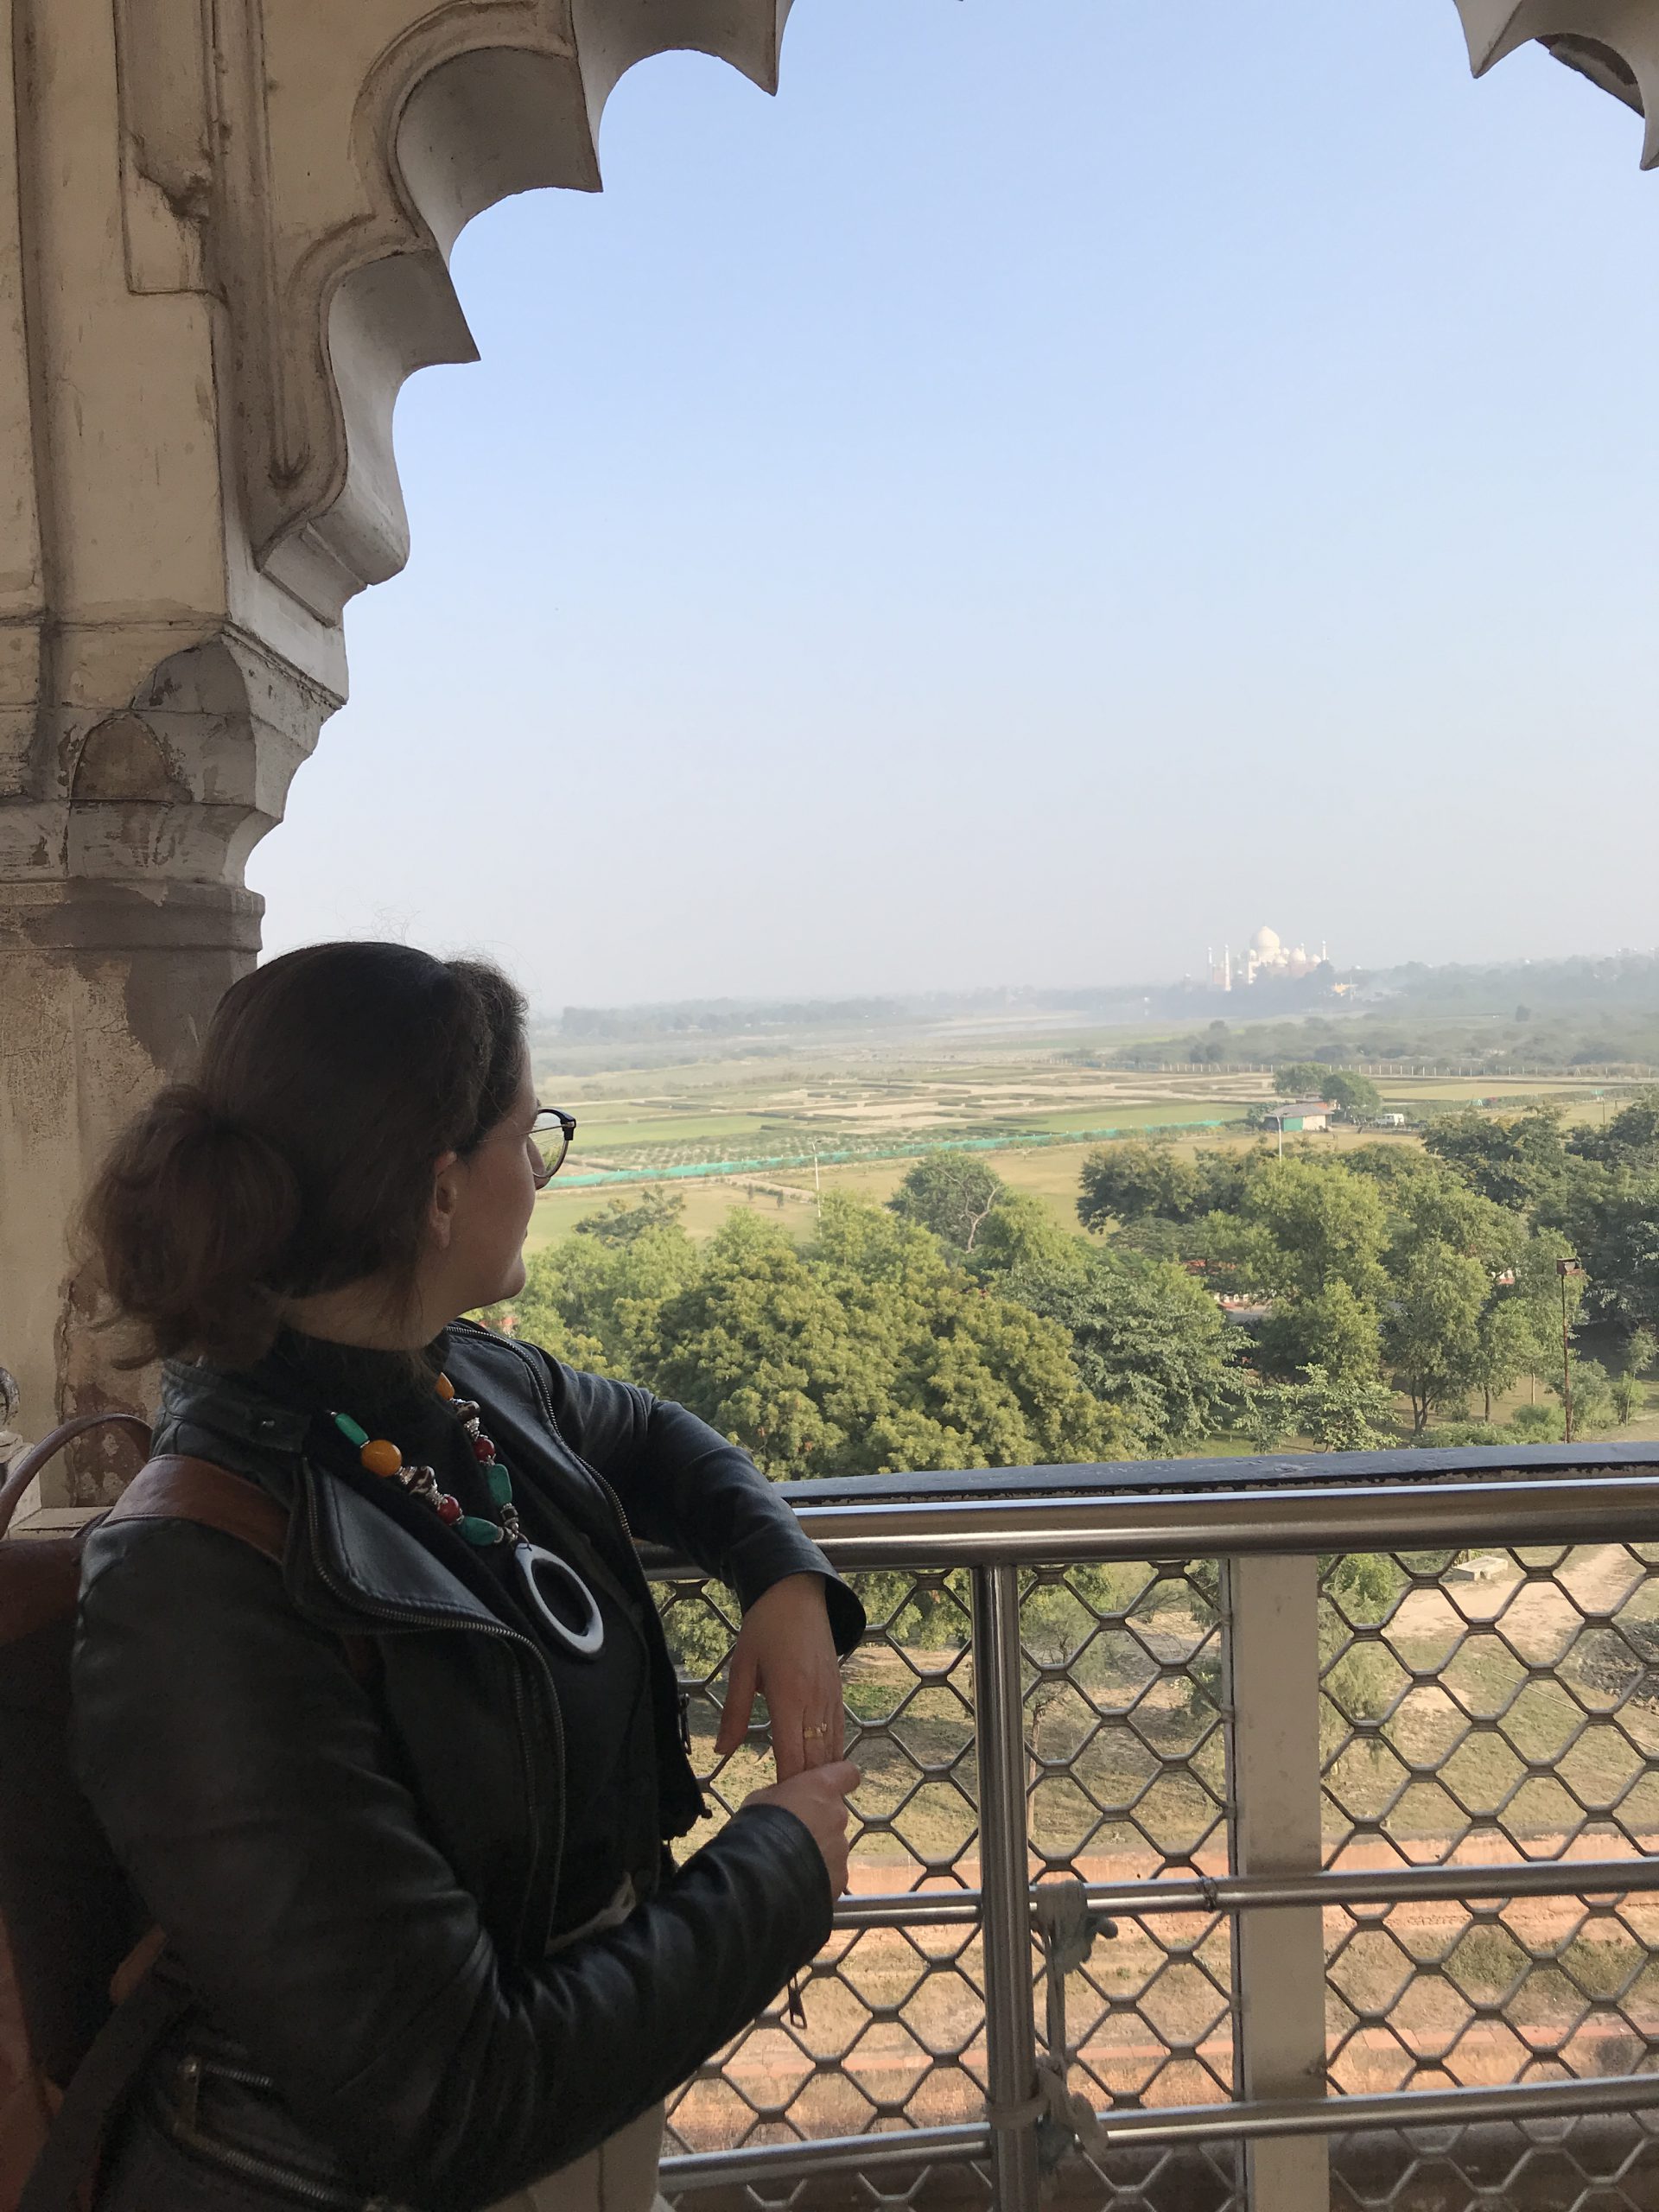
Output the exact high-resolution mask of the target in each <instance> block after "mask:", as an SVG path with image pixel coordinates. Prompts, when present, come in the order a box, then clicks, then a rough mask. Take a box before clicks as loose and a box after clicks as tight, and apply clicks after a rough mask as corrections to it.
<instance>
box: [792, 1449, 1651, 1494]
mask: <svg viewBox="0 0 1659 2212" xmlns="http://www.w3.org/2000/svg"><path fill="white" fill-rule="evenodd" d="M1642 1468H1647V1469H1649V1470H1650V1471H1653V1472H1655V1473H1659V1443H1653V1444H1620V1443H1604V1444H1509V1445H1499V1444H1455V1445H1452V1444H1448V1445H1436V1446H1433V1447H1432V1448H1430V1447H1428V1446H1424V1447H1422V1448H1421V1449H1418V1448H1416V1447H1412V1448H1409V1449H1405V1450H1400V1451H1389V1452H1255V1453H1243V1454H1240V1455H1239V1456H1237V1457H1236V1458H1234V1457H1228V1458H1225V1459H1101V1460H1093V1461H1087V1462H1077V1463H1074V1464H1072V1465H1065V1466H1048V1467H990V1468H987V1467H975V1468H968V1469H957V1470H954V1471H953V1470H950V1469H946V1470H944V1471H938V1470H930V1471H927V1472H925V1473H918V1474H901V1475H851V1476H843V1477H838V1478H825V1479H823V1480H814V1481H810V1482H805V1481H801V1482H786V1483H779V1484H778V1490H779V1494H780V1495H781V1496H782V1497H785V1498H787V1499H788V1501H789V1503H790V1504H791V1505H792V1506H794V1507H795V1508H796V1509H797V1510H799V1509H800V1508H801V1507H803V1506H824V1505H858V1504H866V1503H871V1504H892V1503H899V1502H900V1501H908V1500H911V1499H916V1500H920V1499H924V1498H985V1497H1032V1496H1033V1495H1034V1496H1038V1497H1047V1496H1056V1495H1059V1494H1061V1493H1071V1492H1082V1493H1085V1494H1087V1495H1090V1496H1096V1495H1103V1494H1106V1493H1108V1492H1109V1493H1111V1494H1112V1495H1114V1496H1118V1495H1128V1494H1131V1493H1133V1492H1135V1491H1151V1492H1154V1493H1155V1494H1156V1495H1158V1496H1160V1497H1161V1496H1163V1495H1165V1494H1166V1493H1167V1492H1169V1491H1182V1490H1199V1491H1215V1490H1249V1489H1254V1488H1256V1487H1264V1488H1269V1489H1274V1490H1281V1489H1283V1488H1284V1487H1285V1485H1286V1484H1290V1483H1297V1484H1315V1485H1317V1486H1318V1487H1319V1488H1322V1489H1329V1488H1331V1487H1332V1486H1334V1485H1338V1484H1370V1483H1433V1482H1445V1481H1446V1480H1448V1479H1455V1480H1458V1481H1464V1482H1467V1481H1471V1480H1474V1479H1490V1478H1496V1477H1501V1476H1513V1477H1516V1478H1526V1479H1529V1480H1533V1481H1536V1480H1538V1479H1539V1478H1542V1477H1548V1476H1550V1475H1573V1474H1605V1473H1609V1472H1617V1471H1621V1470H1630V1471H1636V1470H1639V1469H1642Z"/></svg>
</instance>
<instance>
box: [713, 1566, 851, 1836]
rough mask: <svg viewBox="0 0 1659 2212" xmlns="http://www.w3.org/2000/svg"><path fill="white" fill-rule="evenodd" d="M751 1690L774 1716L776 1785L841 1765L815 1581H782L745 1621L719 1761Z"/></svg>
mask: <svg viewBox="0 0 1659 2212" xmlns="http://www.w3.org/2000/svg"><path fill="white" fill-rule="evenodd" d="M757 1690H759V1691H760V1694H761V1695H762V1696H763V1697H764V1698H765V1699H766V1711H767V1712H768V1713H770V1714H771V1716H772V1757H773V1758H774V1759H776V1761H777V1763H778V1779H779V1782H787V1781H788V1780H789V1778H790V1777H791V1775H795V1774H799V1773H801V1772H802V1771H803V1770H804V1769H805V1768H807V1767H815V1766H827V1765H829V1764H830V1763H831V1762H832V1761H834V1760H836V1759H839V1758H841V1756H842V1751H844V1749H845V1747H846V1721H845V1711H844V1707H843V1706H842V1695H841V1662H840V1661H839V1660H838V1659H837V1657H836V1643H835V1638H834V1637H832V1636H831V1635H830V1633H829V1608H828V1607H827V1606H826V1605H825V1604H824V1599H823V1576H822V1575H821V1574H786V1575H785V1577H784V1579H783V1580H782V1581H781V1582H774V1583H773V1584H772V1587H771V1589H770V1590H768V1591H766V1592H765V1594H764V1595H763V1596H761V1597H759V1598H757V1599H755V1601H754V1603H753V1605H751V1606H750V1607H749V1610H748V1611H747V1613H746V1614H745V1615H744V1616H743V1625H742V1627H741V1630H739V1631H738V1638H737V1642H736V1643H734V1645H733V1646H732V1663H731V1673H730V1675H729V1676H728V1681H727V1687H726V1708H725V1711H724V1712H723V1713H722V1714H721V1722H720V1733H719V1734H718V1735H717V1736H716V1737H715V1751H717V1752H718V1753H719V1754H720V1756H721V1758H728V1757H729V1755H730V1754H731V1753H732V1752H733V1751H736V1750H737V1748H738V1746H739V1745H741V1743H742V1741H743V1738H744V1737H745V1736H746V1735H747V1732H748V1726H749V1719H750V1715H751V1714H752V1713H753V1711H754V1697H755V1692H756V1691H757ZM791 1809H793V1808H791Z"/></svg>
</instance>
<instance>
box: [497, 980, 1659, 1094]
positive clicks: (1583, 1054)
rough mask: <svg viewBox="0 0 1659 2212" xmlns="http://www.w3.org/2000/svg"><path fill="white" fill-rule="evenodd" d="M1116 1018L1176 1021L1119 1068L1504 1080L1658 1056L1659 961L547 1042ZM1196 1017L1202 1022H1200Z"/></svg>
mask: <svg viewBox="0 0 1659 2212" xmlns="http://www.w3.org/2000/svg"><path fill="white" fill-rule="evenodd" d="M1044 1014H1054V1015H1056V1016H1066V1017H1071V1018H1073V1019H1075V1018H1076V1017H1077V1016H1078V1015H1082V1016H1084V1017H1085V1018H1088V1019H1092V1020H1096V1021H1098V1022H1100V1023H1102V1024H1103V1025H1105V1024H1112V1025H1117V1024H1122V1025H1125V1026H1127V1025H1128V1024H1131V1023H1133V1024H1135V1025H1136V1026H1137V1027H1141V1026H1142V1025H1144V1024H1147V1023H1148V1022H1150V1023H1157V1022H1160V1021H1167V1022H1170V1023H1171V1024H1174V1025H1180V1026H1179V1027H1173V1028H1172V1029H1171V1030H1169V1031H1167V1032H1164V1033H1158V1034H1154V1035H1153V1036H1151V1037H1150V1038H1148V1037H1147V1036H1146V1035H1144V1034H1143V1035H1142V1036H1141V1037H1140V1038H1138V1039H1136V1041H1135V1043H1134V1044H1133V1045H1129V1046H1125V1047H1124V1048H1123V1049H1122V1052H1117V1053H1114V1054H1113V1055H1112V1060H1113V1062H1114V1063H1115V1064H1121V1065H1136V1064H1144V1063H1146V1062H1148V1061H1151V1062H1161V1061H1165V1060H1169V1059H1185V1058H1191V1059H1194V1060H1198V1061H1209V1062H1211V1063H1216V1062H1232V1061H1239V1060H1243V1061H1258V1060H1277V1059H1281V1058H1299V1059H1325V1060H1329V1061H1332V1062H1333V1063H1334V1062H1338V1061H1342V1060H1348V1059H1363V1060H1408V1059H1427V1060H1433V1059H1457V1060H1471V1061H1475V1062H1478V1063H1479V1064H1480V1065H1483V1066H1487V1067H1490V1068H1491V1071H1492V1072H1494V1073H1497V1072H1500V1071H1502V1069H1503V1066H1504V1065H1505V1064H1506V1063H1508V1062H1511V1061H1512V1062H1514V1063H1516V1065H1527V1066H1531V1067H1540V1068H1543V1067H1552V1068H1553V1067H1563V1068H1567V1067H1590V1066H1598V1067H1599V1066H1606V1065H1616V1064H1635V1065H1652V1064H1654V1063H1656V1062H1659V953H1653V952H1631V951H1624V952H1617V953H1613V954H1610V955H1609V956H1607V957H1605V958H1590V957H1575V958H1573V959H1568V960H1535V961H1519V960H1517V961H1507V962H1500V963H1494V964H1492V965H1491V966H1487V967H1471V966H1462V965H1452V966H1446V967H1429V966H1427V965H1425V964H1424V963H1421V962H1419V961H1414V962H1409V963H1407V964H1406V965H1404V966H1402V967H1399V968H1390V969H1377V970H1374V971H1368V970H1364V969H1351V970H1349V971H1347V973H1345V974H1341V975H1339V974H1338V971H1337V970H1336V969H1333V968H1332V967H1331V966H1330V965H1329V964H1328V963H1322V964H1321V965H1320V966H1319V967H1318V968H1316V969H1313V972H1312V973H1310V974H1309V975H1306V976H1297V977H1290V976H1263V977H1261V978H1259V979H1258V980H1257V982H1255V984H1254V986H1252V987H1251V988H1249V990H1244V989H1242V988H1241V989H1238V990H1235V991H1232V992H1230V993H1223V992H1221V991H1219V990H1217V989H1214V988H1211V986H1210V985H1208V984H1207V983H1197V982H1192V981H1191V980H1187V981H1183V982H1179V983H1167V982H1166V983H1111V984H1098V985H1091V986H1090V987H1088V988H1077V989H1066V990H1058V989H1055V990H1051V989H1043V988H1038V987H1036V986H1034V985H1033V986H1028V987H1020V988H1007V989H1001V988H999V989H985V990H976V991H931V992H917V993H912V994H903V993H895V994H892V995H883V996H875V997H863V998H841V999H765V998H716V999H684V1000H679V1001H671V1002H658V1003H652V1004H647V1005H642V1006H622V1007H584V1006H570V1007H565V1009H564V1011H563V1014H562V1015H561V1016H560V1018H559V1020H557V1021H556V1022H555V1023H550V1024H546V1025H538V1030H539V1034H540V1038H541V1039H543V1040H548V1039H552V1038H555V1037H556V1038H557V1039H559V1040H560V1041H561V1042H563V1043H564V1044H567V1045H595V1044H598V1045H650V1044H652V1043H655V1042H660V1041H664V1040H668V1041H671V1040H674V1039H686V1040H688V1041H694V1040H696V1039H728V1038H730V1039H746V1038H747V1039H756V1038H766V1037H781V1036H786V1035H789V1034H791V1033H797V1034H798V1033H801V1032H803V1031H809V1032H810V1031H816V1032H818V1033H833V1032H843V1033H845V1032H857V1031H867V1030H871V1029H903V1028H917V1027H930V1026H932V1025H934V1024H938V1023H944V1022H950V1021H961V1020H975V1019H976V1018H987V1017H988V1018H990V1019H993V1020H994V1019H995V1017H996V1016H998V1015H1007V1016H1010V1017H1014V1018H1020V1019H1026V1020H1030V1019H1033V1018H1040V1017H1041V1016H1042V1015H1044ZM1195 1016H1197V1017H1198V1026H1197V1027H1193V1023H1194V1017H1195Z"/></svg>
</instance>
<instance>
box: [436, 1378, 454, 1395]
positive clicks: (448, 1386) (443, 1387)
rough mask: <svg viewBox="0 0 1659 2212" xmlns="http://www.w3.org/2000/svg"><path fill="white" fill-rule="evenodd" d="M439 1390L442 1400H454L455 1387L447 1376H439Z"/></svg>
mask: <svg viewBox="0 0 1659 2212" xmlns="http://www.w3.org/2000/svg"><path fill="white" fill-rule="evenodd" d="M437 1390H438V1395H439V1396H440V1397H441V1398H453V1397H454V1395H455V1386H454V1383H452V1382H451V1381H450V1380H449V1377H448V1376H447V1375H440V1376H439V1377H438V1383H437Z"/></svg>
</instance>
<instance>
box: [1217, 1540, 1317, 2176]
mask: <svg viewBox="0 0 1659 2212" xmlns="http://www.w3.org/2000/svg"><path fill="white" fill-rule="evenodd" d="M1224 1575H1225V1582H1224V1588H1225V1591H1226V1608H1225V1610H1226V1616H1227V1624H1228V1629H1227V1651H1228V1663H1227V1680H1228V1693H1229V1694H1228V1705H1229V1707H1230V1714H1231V1724H1232V1725H1231V1729H1230V1751H1229V1758H1230V1789H1229V1792H1228V1795H1229V1797H1230V1802H1231V1814H1232V1863H1233V1868H1234V1871H1235V1872H1236V1873H1240V1874H1308V1873H1313V1872H1317V1871H1318V1869H1319V1864H1320V1858H1321V1847H1320V1834H1319V1561H1318V1560H1316V1559H1280V1558H1255V1557H1249V1556H1245V1557H1241V1558H1238V1559H1234V1560H1229V1561H1228V1562H1227V1564H1226V1566H1225V1568H1224ZM1233 1987H1234V1991H1235V1997H1234V2005H1235V2012H1234V2038H1235V2043H1236V2050H1237V2056H1238V2087H1239V2094H1241V2095H1242V2096H1245V2097H1248V2098H1250V2099H1251V2100H1253V2101H1254V2100H1255V2099H1258V2098H1273V2097H1316V2096H1319V2095H1320V2094H1322V2093H1323V2091H1324V2088H1325V1929H1324V1920H1323V1916H1322V1915H1321V1913H1320V1912H1319V1908H1318V1907H1317V1906H1312V1905H1297V1906H1292V1907H1279V1908H1274V1910H1260V1911H1251V1912H1240V1913H1236V1914H1235V1915H1234V1916H1233ZM1245 2161H1246V2182H1245V2202H1246V2204H1247V2205H1248V2206H1249V2212H1329V2207H1330V2202H1331V2162H1330V2152H1329V2148H1328V2145H1327V2141H1326V2139H1325V2137H1324V2136H1319V2135H1305V2136H1294V2137H1289V2138H1287V2139H1282V2140H1279V2141H1274V2140H1272V2139H1268V2140H1266V2141H1262V2142H1256V2143H1251V2144H1249V2145H1247V2146H1246V2150H1245Z"/></svg>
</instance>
